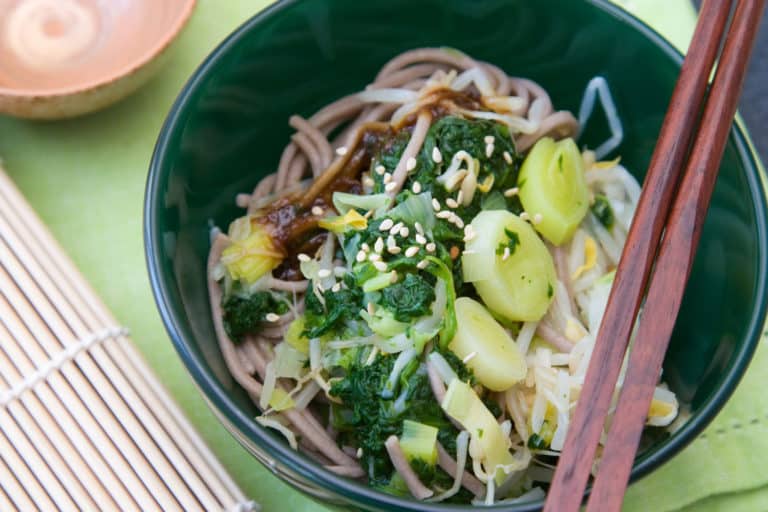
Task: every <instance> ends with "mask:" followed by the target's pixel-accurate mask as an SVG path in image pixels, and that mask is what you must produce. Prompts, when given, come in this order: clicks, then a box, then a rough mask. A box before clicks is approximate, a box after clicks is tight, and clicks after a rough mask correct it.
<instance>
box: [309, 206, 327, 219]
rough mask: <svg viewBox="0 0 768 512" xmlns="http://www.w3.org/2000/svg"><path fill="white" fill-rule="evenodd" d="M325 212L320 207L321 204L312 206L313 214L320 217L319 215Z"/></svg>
mask: <svg viewBox="0 0 768 512" xmlns="http://www.w3.org/2000/svg"><path fill="white" fill-rule="evenodd" d="M324 213H325V211H324V210H323V209H322V208H320V207H319V206H313V207H312V215H316V216H318V217H319V216H321V215H322V214H324Z"/></svg>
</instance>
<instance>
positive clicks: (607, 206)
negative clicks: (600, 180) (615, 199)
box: [590, 194, 616, 229]
mask: <svg viewBox="0 0 768 512" xmlns="http://www.w3.org/2000/svg"><path fill="white" fill-rule="evenodd" d="M590 209H591V210H592V214H593V215H594V216H595V217H597V220H599V221H600V224H602V225H603V226H605V228H606V229H611V228H612V227H613V224H614V223H615V222H616V216H615V215H614V214H613V208H611V203H610V202H609V201H608V198H607V197H605V196H604V195H603V194H595V202H594V203H592V206H590Z"/></svg>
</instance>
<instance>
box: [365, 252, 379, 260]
mask: <svg viewBox="0 0 768 512" xmlns="http://www.w3.org/2000/svg"><path fill="white" fill-rule="evenodd" d="M368 259H369V260H370V261H381V254H379V253H377V252H374V253H373V254H369V255H368Z"/></svg>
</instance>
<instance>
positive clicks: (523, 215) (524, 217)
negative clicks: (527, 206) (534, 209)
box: [520, 212, 531, 220]
mask: <svg viewBox="0 0 768 512" xmlns="http://www.w3.org/2000/svg"><path fill="white" fill-rule="evenodd" d="M530 218H531V216H530V215H528V212H522V213H521V214H520V220H528V219H530Z"/></svg>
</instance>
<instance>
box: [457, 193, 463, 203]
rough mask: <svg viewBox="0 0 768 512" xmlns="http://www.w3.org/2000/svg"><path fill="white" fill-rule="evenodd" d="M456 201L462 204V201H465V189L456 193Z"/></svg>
mask: <svg viewBox="0 0 768 512" xmlns="http://www.w3.org/2000/svg"><path fill="white" fill-rule="evenodd" d="M456 202H457V203H458V204H461V203H463V202H464V191H463V190H459V193H458V194H456Z"/></svg>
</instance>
